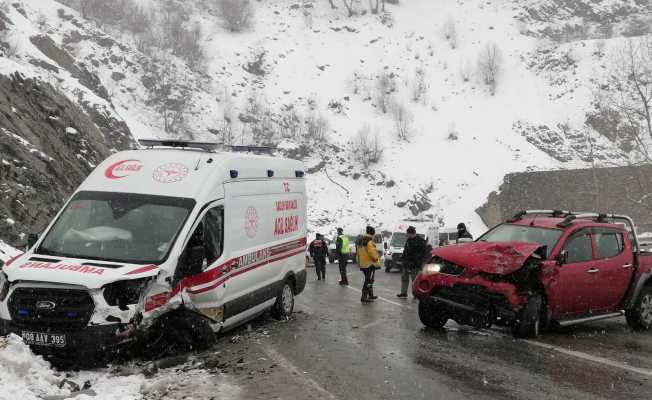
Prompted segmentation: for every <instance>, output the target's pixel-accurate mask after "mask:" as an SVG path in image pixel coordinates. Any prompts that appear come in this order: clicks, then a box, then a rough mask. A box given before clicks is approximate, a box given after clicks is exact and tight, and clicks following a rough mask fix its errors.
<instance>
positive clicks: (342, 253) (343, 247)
mask: <svg viewBox="0 0 652 400" xmlns="http://www.w3.org/2000/svg"><path fill="white" fill-rule="evenodd" d="M350 246H351V245H350V244H349V237H348V236H346V235H345V234H344V229H342V228H337V240H336V241H335V253H336V254H337V262H338V264H339V266H340V282H339V283H340V285H348V284H349V278H348V277H347V275H346V264H348V262H349V253H350V252H351V247H350Z"/></svg>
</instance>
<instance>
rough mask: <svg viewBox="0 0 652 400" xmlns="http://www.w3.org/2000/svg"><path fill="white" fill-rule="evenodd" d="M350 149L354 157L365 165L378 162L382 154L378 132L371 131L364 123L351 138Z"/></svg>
mask: <svg viewBox="0 0 652 400" xmlns="http://www.w3.org/2000/svg"><path fill="white" fill-rule="evenodd" d="M352 151H353V153H354V157H355V159H356V160H358V161H360V162H361V163H362V165H364V166H365V167H369V165H371V164H375V163H377V162H379V161H380V159H381V158H382V155H383V146H382V144H381V143H380V135H379V134H378V132H372V130H371V127H370V126H369V125H365V126H364V127H362V129H360V130H359V131H358V134H357V135H356V137H355V139H353V146H352Z"/></svg>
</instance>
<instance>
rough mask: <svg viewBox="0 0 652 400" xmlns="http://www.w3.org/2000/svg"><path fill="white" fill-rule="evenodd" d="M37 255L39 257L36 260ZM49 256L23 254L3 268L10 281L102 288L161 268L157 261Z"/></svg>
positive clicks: (152, 274)
mask: <svg viewBox="0 0 652 400" xmlns="http://www.w3.org/2000/svg"><path fill="white" fill-rule="evenodd" d="M35 257H37V258H38V260H35V259H34V258H35ZM46 260H47V258H41V257H38V256H34V255H31V256H30V255H23V256H21V257H19V258H18V259H16V260H15V261H13V262H12V263H11V265H9V266H5V267H4V268H3V269H2V271H3V272H4V273H5V274H6V275H7V278H9V281H10V282H15V281H32V282H48V283H61V284H67V285H78V286H84V287H86V288H88V289H99V288H101V287H102V286H104V285H106V284H109V283H113V282H117V281H123V280H130V279H137V278H146V277H150V276H154V275H156V274H158V272H159V270H160V268H159V266H157V265H137V264H125V263H119V264H118V263H104V262H101V261H89V260H80V259H72V258H59V257H57V259H56V260H47V261H46ZM98 264H99V265H98ZM102 265H103V266H102ZM113 266H115V267H113Z"/></svg>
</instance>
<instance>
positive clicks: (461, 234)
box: [456, 222, 473, 243]
mask: <svg viewBox="0 0 652 400" xmlns="http://www.w3.org/2000/svg"><path fill="white" fill-rule="evenodd" d="M460 239H471V240H473V235H471V232H469V231H468V230H467V229H466V224H464V222H460V223H459V224H457V241H456V242H457V243H459V242H460Z"/></svg>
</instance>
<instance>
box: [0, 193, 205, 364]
mask: <svg viewBox="0 0 652 400" xmlns="http://www.w3.org/2000/svg"><path fill="white" fill-rule="evenodd" d="M194 208H195V201H194V200H192V199H185V198H177V197H167V196H153V195H145V194H133V193H116V192H97V191H80V192H77V193H76V194H75V195H74V196H73V197H72V198H71V200H70V201H69V202H68V203H67V205H66V206H65V207H64V209H63V210H62V211H61V212H60V214H59V215H58V216H57V218H56V219H55V220H54V222H53V223H52V225H51V226H50V227H49V228H48V229H47V230H46V231H45V234H44V235H43V237H41V238H40V239H39V240H38V242H37V243H36V244H35V245H34V246H33V247H32V248H31V249H30V250H29V251H28V252H27V253H25V254H23V255H21V256H19V257H17V258H16V259H14V260H11V262H9V263H7V264H6V265H5V266H4V267H3V269H2V271H0V334H1V335H6V334H16V335H18V336H20V337H22V339H23V341H24V342H25V343H26V344H28V345H30V347H32V349H33V350H34V351H35V352H36V353H40V354H43V355H48V356H54V357H55V358H61V357H59V356H64V357H63V358H71V357H75V358H78V359H82V360H84V359H85V361H88V362H92V361H99V362H105V361H107V360H108V359H110V358H111V357H112V356H113V355H115V353H116V351H118V350H120V349H127V348H128V349H130V350H132V347H133V346H132V345H133V344H135V343H136V342H137V339H145V340H151V337H152V336H151V332H150V328H151V327H152V325H153V324H154V323H155V322H156V320H157V319H158V318H159V317H160V316H161V315H163V314H165V313H167V312H169V311H170V310H173V309H177V308H179V307H181V305H182V304H183V303H184V302H183V299H182V293H181V292H180V291H179V292H176V293H175V291H174V286H175V277H174V272H175V269H176V268H177V262H178V259H179V255H178V254H173V253H174V251H173V247H175V246H174V245H175V243H176V241H177V238H178V237H179V236H180V235H181V233H182V231H183V230H184V226H185V225H186V221H187V220H188V219H189V217H190V215H191V214H192V212H193V210H194Z"/></svg>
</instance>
